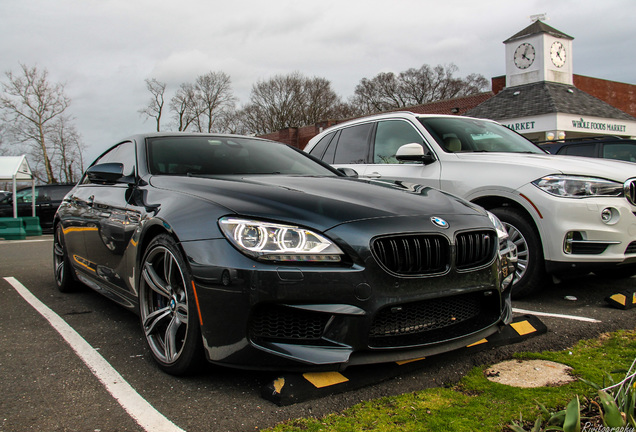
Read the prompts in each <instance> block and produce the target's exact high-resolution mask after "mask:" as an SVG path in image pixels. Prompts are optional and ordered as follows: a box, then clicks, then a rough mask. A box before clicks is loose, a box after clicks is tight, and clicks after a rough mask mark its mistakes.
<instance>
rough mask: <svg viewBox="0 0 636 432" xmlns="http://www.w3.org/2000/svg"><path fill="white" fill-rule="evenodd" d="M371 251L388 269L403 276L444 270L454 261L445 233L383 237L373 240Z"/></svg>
mask: <svg viewBox="0 0 636 432" xmlns="http://www.w3.org/2000/svg"><path fill="white" fill-rule="evenodd" d="M371 250H372V251H373V254H374V255H375V258H376V259H377V260H378V262H379V263H380V264H381V265H382V266H383V267H384V268H386V269H387V270H389V271H390V272H393V273H398V274H403V275H418V274H433V273H442V272H444V271H446V270H447V269H448V267H449V264H450V245H449V243H448V239H447V238H446V237H444V236H442V235H436V234H408V235H402V236H395V237H382V238H378V239H375V240H374V241H373V243H372V244H371Z"/></svg>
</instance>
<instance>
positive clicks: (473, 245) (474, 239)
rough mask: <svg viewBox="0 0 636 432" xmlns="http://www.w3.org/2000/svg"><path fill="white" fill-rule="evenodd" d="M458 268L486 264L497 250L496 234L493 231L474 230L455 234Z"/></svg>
mask: <svg viewBox="0 0 636 432" xmlns="http://www.w3.org/2000/svg"><path fill="white" fill-rule="evenodd" d="M455 244H456V250H457V254H456V256H457V258H456V265H457V268H458V269H459V270H467V269H470V268H475V267H480V266H482V265H485V264H488V263H489V262H490V261H491V260H492V259H493V258H494V256H495V252H496V250H497V245H498V242H497V234H496V233H495V232H494V231H476V232H465V233H460V234H457V239H456V241H455Z"/></svg>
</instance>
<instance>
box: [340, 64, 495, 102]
mask: <svg viewBox="0 0 636 432" xmlns="http://www.w3.org/2000/svg"><path fill="white" fill-rule="evenodd" d="M457 71H458V68H457V66H455V65H454V64H450V65H447V66H442V65H437V66H435V67H434V68H431V67H430V66H429V65H426V64H425V65H422V66H421V67H420V68H419V69H415V68H410V69H407V70H406V71H403V72H400V73H399V74H398V75H395V74H393V73H392V72H388V73H379V74H378V75H376V76H375V77H374V78H371V79H367V78H363V79H362V80H361V81H360V83H359V84H358V85H357V86H356V89H355V92H354V96H353V98H352V100H351V104H352V105H354V106H355V107H356V108H357V109H358V110H360V111H362V112H364V113H372V112H378V111H387V110H392V109H399V108H405V107H409V106H415V105H422V104H425V103H428V102H434V101H439V100H444V99H451V98H455V97H460V96H468V95H470V94H474V93H479V92H481V91H484V90H485V89H487V88H488V81H487V80H486V78H484V77H483V76H482V75H479V74H470V75H468V76H467V77H466V78H457V77H455V73H456V72H457Z"/></svg>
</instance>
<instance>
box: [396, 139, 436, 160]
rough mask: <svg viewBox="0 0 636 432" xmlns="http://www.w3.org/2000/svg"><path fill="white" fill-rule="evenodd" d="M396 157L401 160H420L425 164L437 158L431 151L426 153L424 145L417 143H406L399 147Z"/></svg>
mask: <svg viewBox="0 0 636 432" xmlns="http://www.w3.org/2000/svg"><path fill="white" fill-rule="evenodd" d="M395 158H396V159H397V160H399V161H418V162H422V163H423V164H424V165H427V164H430V163H431V162H433V161H434V160H435V159H434V158H433V155H431V154H430V153H424V148H423V147H422V145H421V144H417V143H411V144H404V145H403V146H402V147H400V148H399V149H398V151H397V153H396V154H395Z"/></svg>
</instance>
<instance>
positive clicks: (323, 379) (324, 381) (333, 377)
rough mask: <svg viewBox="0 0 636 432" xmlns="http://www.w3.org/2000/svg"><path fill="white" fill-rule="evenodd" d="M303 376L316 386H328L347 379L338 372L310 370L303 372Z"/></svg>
mask: <svg viewBox="0 0 636 432" xmlns="http://www.w3.org/2000/svg"><path fill="white" fill-rule="evenodd" d="M303 377H304V378H305V379H306V380H307V381H309V382H310V383H312V384H313V385H314V387H316V388H323V387H329V386H332V385H336V384H342V383H343V382H347V381H349V379H348V378H347V377H345V376H344V375H342V374H341V373H338V372H311V373H304V374H303Z"/></svg>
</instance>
